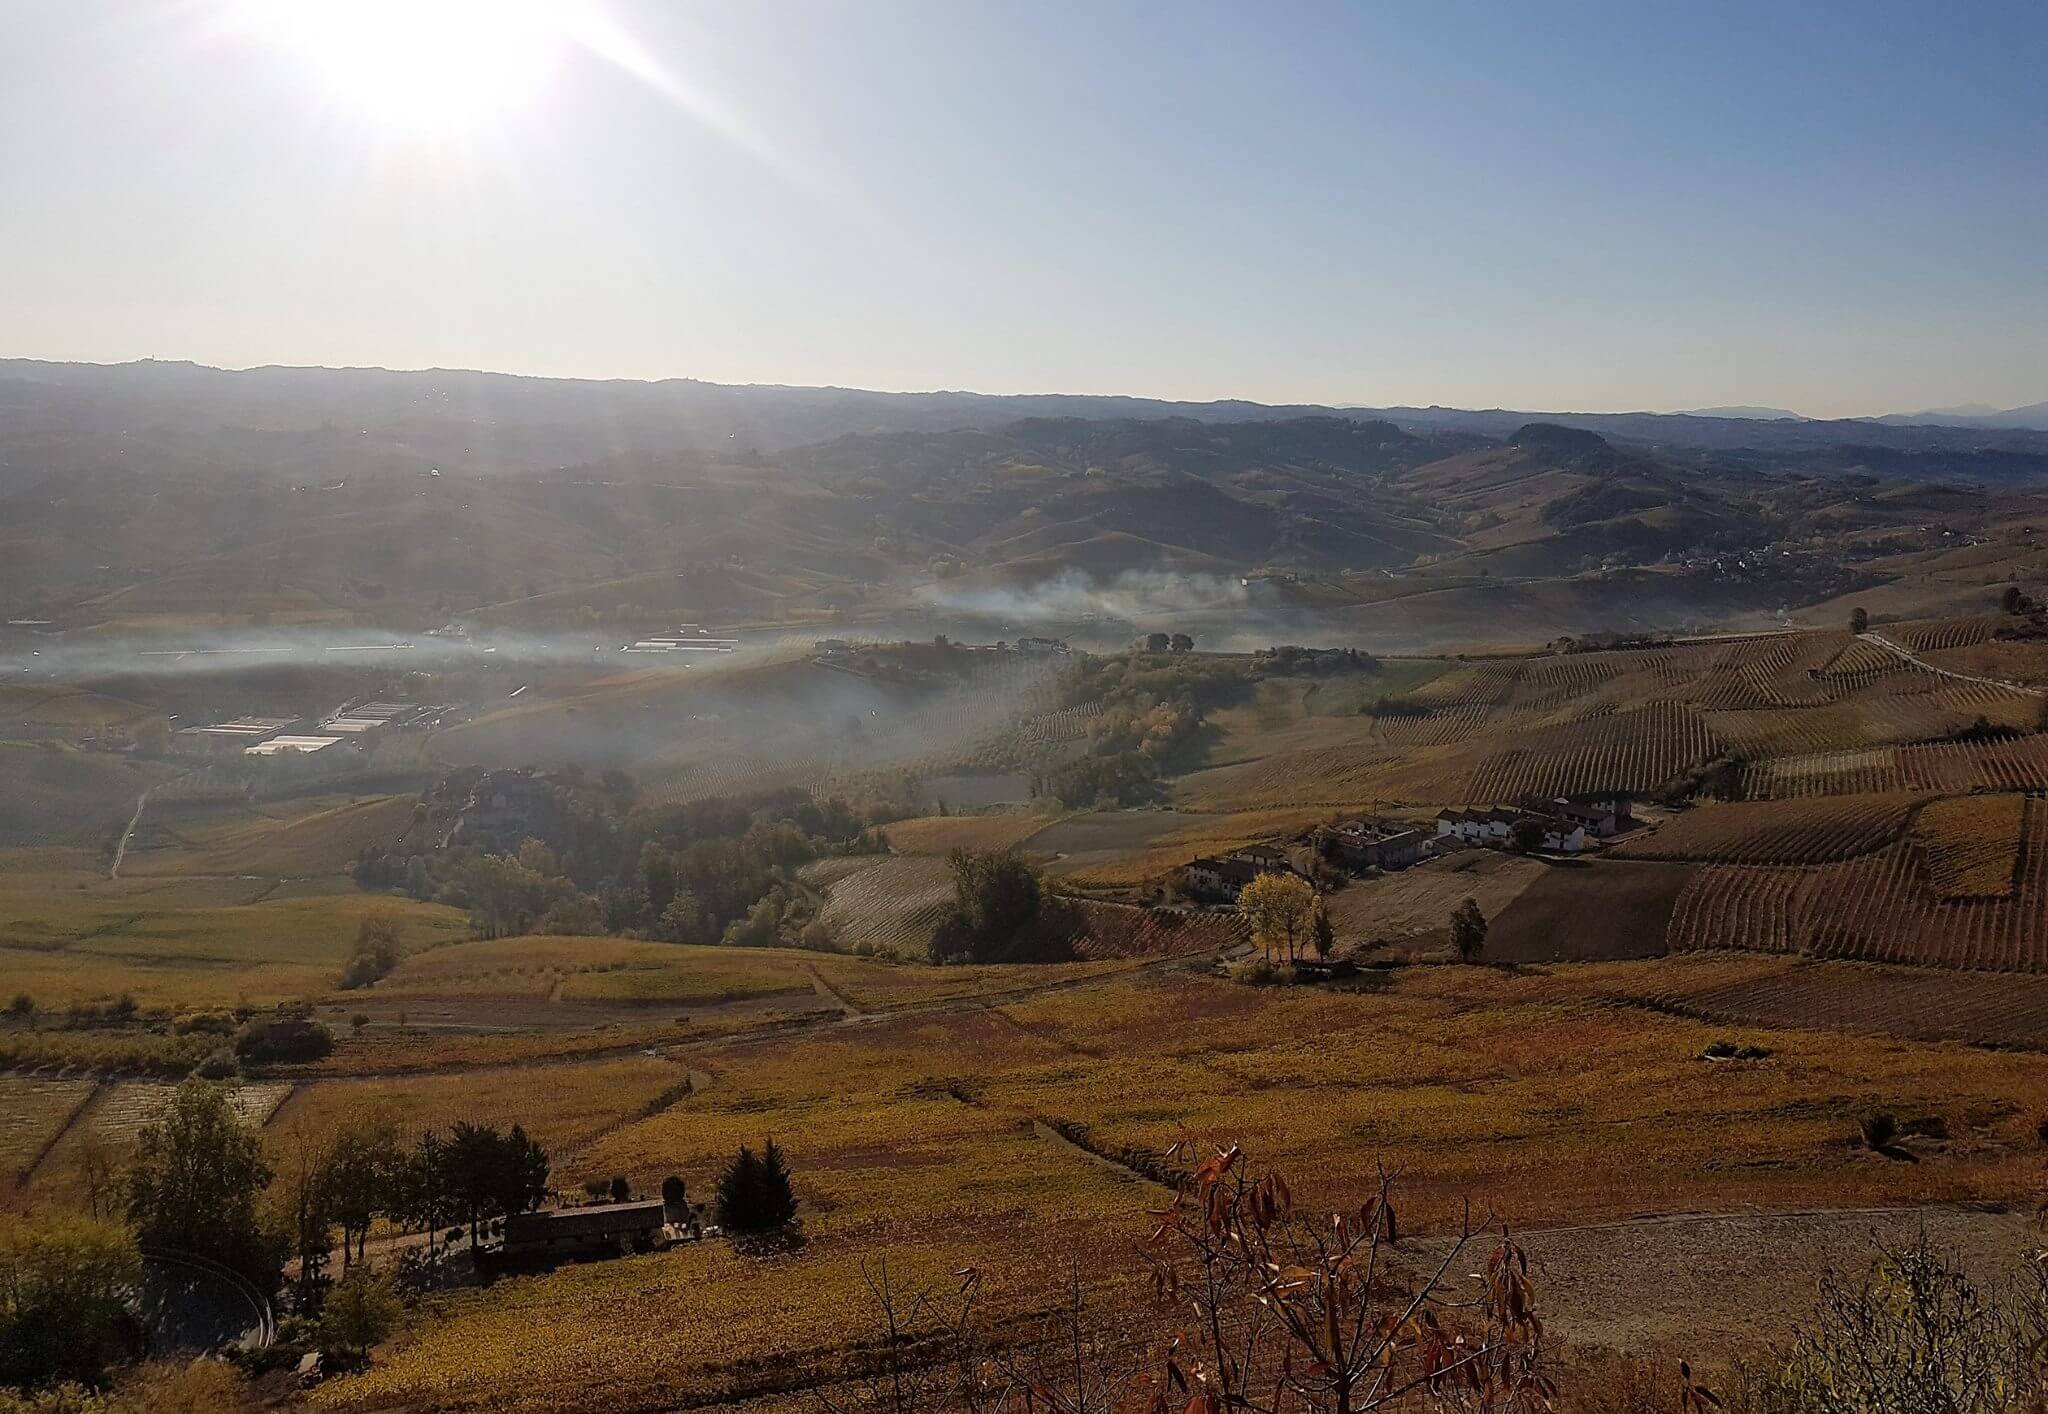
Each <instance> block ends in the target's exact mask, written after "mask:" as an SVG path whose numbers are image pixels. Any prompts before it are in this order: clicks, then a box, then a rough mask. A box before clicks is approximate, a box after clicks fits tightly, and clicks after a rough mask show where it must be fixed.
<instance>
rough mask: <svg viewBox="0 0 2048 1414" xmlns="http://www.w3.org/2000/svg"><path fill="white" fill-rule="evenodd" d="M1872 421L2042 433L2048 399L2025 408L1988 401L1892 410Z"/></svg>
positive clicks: (2046, 425) (2047, 417) (2046, 427)
mask: <svg viewBox="0 0 2048 1414" xmlns="http://www.w3.org/2000/svg"><path fill="white" fill-rule="evenodd" d="M1872 420H1873V421H1876V422H1880V423H1883V424H1885V425H1886V426H1889V427H1900V426H1911V425H1915V424H1929V423H1931V424H1936V425H1940V426H1948V427H1975V428H1984V429H1987V430H2002V429H2010V430H2023V431H2036V432H2042V431H2048V402H2041V403H2028V404H2027V405H2026V406H2025V407H2017V408H2005V409H2003V410H2001V409H1999V408H1995V407H1992V406H1991V405H1989V404H1988V403H1970V404H1967V405H1965V406H1963V407H1953V408H1933V409H1930V410H1929V411H1926V412H1914V413H1890V414H1888V415H1886V416H1884V417H1880V418H1874V419H1872Z"/></svg>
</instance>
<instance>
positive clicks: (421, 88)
mask: <svg viewBox="0 0 2048 1414" xmlns="http://www.w3.org/2000/svg"><path fill="white" fill-rule="evenodd" d="M579 11H580V6H578V5H577V4H576V3H575V0H241V3H239V5H238V7H237V12H236V20H237V27H238V28H241V29H243V30H244V31H245V32H246V33H248V34H249V35H251V36H252V37H255V38H257V39H259V40H262V41H264V42H266V43H268V44H271V45H273V46H275V47H276V48H278V49H281V50H283V51H285V52H286V53H288V54H289V55H291V56H292V57H293V58H294V59H296V60H298V61H299V62H301V63H302V64H304V65H305V66H306V69H307V71H308V73H309V75H310V77H311V79H312V81H313V83H314V84H315V85H316V86H317V87H318V88H319V89H320V90H321V92H322V95H323V96H324V97H325V98H326V99H327V100H328V101H329V102H331V103H333V104H334V105H336V106H337V107H340V108H342V109H344V110H347V111H349V112H351V113H353V114H354V115H355V116H357V117H359V118H361V119H363V120H366V121H369V122H372V123H375V124H378V125H380V126H388V127H392V128H398V129H403V130H412V131H420V132H433V131H444V130H457V131H459V130H461V129H465V128H471V127H476V126H480V125H483V124H485V123H488V122H489V121H491V120H492V119H494V118H497V117H499V116H501V115H503V114H504V113H506V112H508V111H510V110H512V109H515V108H518V107H521V106H523V105H525V104H527V103H529V102H531V101H532V100H533V98H534V97H535V96H536V95H537V94H538V93H539V92H540V91H541V90H542V89H543V88H545V87H546V85H547V82H548V80H549V78H550V77H551V76H552V74H553V72H554V71H555V69H556V67H557V66H558V65H559V64H560V62H561V61H562V59H563V58H564V56H565V55H566V54H567V53H568V51H569V50H570V49H571V48H572V45H573V35H574V32H575V22H576V19H577V14H578V12H579Z"/></svg>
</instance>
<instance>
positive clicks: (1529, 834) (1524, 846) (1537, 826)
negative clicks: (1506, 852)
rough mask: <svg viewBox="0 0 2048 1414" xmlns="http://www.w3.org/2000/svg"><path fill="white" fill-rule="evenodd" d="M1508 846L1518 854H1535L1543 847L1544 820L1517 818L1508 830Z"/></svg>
mask: <svg viewBox="0 0 2048 1414" xmlns="http://www.w3.org/2000/svg"><path fill="white" fill-rule="evenodd" d="M1508 848H1510V849H1512V850H1514V851H1515V853H1517V854H1534V853H1535V852H1536V851H1537V850H1539V849H1541V848H1543V822H1542V821H1541V820H1517V821H1515V823H1514V825H1513V827H1512V828H1510V829H1509V830H1508Z"/></svg>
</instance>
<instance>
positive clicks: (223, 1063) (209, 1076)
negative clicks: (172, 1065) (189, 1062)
mask: <svg viewBox="0 0 2048 1414" xmlns="http://www.w3.org/2000/svg"><path fill="white" fill-rule="evenodd" d="M240 1071H241V1067H240V1066H239V1065H238V1064H236V1062H235V1053H234V1052H233V1051H231V1050H229V1049H228V1048H227V1047H225V1046H223V1047H221V1048H220V1049H219V1050H217V1051H214V1052H212V1053H211V1054H210V1055H208V1056H207V1057H206V1059H205V1060H203V1061H201V1062H199V1064H198V1065H195V1066H193V1067H192V1074H193V1075H194V1076H196V1077H198V1078H199V1079H201V1080H232V1079H234V1078H235V1076H236V1075H237V1074H238V1073H240Z"/></svg>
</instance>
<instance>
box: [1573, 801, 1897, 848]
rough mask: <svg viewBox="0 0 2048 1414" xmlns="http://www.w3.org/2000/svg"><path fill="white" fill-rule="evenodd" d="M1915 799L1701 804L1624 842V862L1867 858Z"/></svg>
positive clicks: (1882, 843) (1888, 836)
mask: <svg viewBox="0 0 2048 1414" xmlns="http://www.w3.org/2000/svg"><path fill="white" fill-rule="evenodd" d="M1916 800H1917V798H1916V797H1913V796H1908V795H1876V796H1856V797H1850V798H1847V799H1842V800H1835V799H1826V798H1823V799H1819V800H1801V801H1782V802H1781V801H1770V802H1764V803H1758V804H1734V805H1719V804H1708V805H1702V806H1699V807H1698V808H1696V809H1693V810H1688V811H1685V812H1684V813H1682V814H1679V815H1676V816H1674V817H1673V818H1672V819H1671V820H1670V821H1668V822H1667V823H1665V824H1663V825H1661V826H1659V827H1658V828H1657V829H1655V830H1652V831H1648V832H1646V833H1644V834H1641V835H1639V836H1637V837H1635V838H1633V839H1629V840H1625V841H1623V842H1622V843H1621V844H1620V845H1619V846H1617V847H1616V848H1615V849H1614V850H1613V851H1612V852H1613V853H1614V854H1616V855H1618V856H1619V857H1621V858H1624V859H1689V860H1697V861H1699V862H1701V863H1709V864H1828V863H1833V862H1835V861H1838V860H1844V859H1852V858H1854V857H1855V856H1857V855H1859V854H1868V853H1870V852H1871V851H1872V850H1874V849H1879V848H1882V847H1883V846H1885V845H1887V844H1890V843H1891V842H1892V841H1893V840H1895V839H1897V838H1898V837H1899V835H1900V833H1901V832H1902V831H1903V830H1904V829H1905V828H1906V825H1907V822H1908V821H1909V820H1910V819H1911V818H1912V811H1913V807H1914V805H1915V804H1916Z"/></svg>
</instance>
